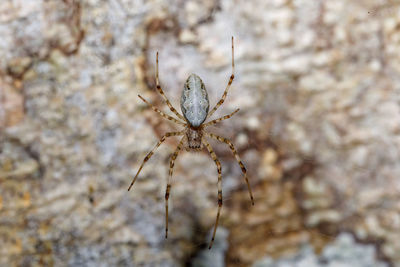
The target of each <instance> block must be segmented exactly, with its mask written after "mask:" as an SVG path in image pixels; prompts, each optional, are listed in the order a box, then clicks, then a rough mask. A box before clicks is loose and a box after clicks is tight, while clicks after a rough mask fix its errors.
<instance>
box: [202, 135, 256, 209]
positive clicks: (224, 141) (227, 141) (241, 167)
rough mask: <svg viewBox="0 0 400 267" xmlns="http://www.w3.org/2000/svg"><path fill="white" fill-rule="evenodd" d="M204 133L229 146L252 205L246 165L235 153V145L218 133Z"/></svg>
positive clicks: (252, 198) (252, 200)
mask: <svg viewBox="0 0 400 267" xmlns="http://www.w3.org/2000/svg"><path fill="white" fill-rule="evenodd" d="M205 135H206V136H209V137H211V138H214V139H216V140H218V141H220V142H223V143H225V144H227V145H228V146H229V148H230V149H231V151H232V153H233V155H234V156H235V158H236V161H237V163H238V164H239V166H240V169H241V170H242V172H243V176H244V179H245V181H246V184H247V189H248V190H249V195H250V200H251V204H252V205H253V206H254V197H253V193H252V192H251V187H250V183H249V179H248V178H247V171H246V167H244V164H243V162H242V161H241V160H240V157H239V154H238V153H237V151H236V149H235V146H234V145H233V144H232V142H231V141H229V140H228V139H226V138H224V137H221V136H218V135H215V134H212V133H207V132H205Z"/></svg>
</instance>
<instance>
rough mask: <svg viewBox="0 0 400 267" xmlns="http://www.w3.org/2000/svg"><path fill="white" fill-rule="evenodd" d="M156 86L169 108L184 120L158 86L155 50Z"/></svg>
mask: <svg viewBox="0 0 400 267" xmlns="http://www.w3.org/2000/svg"><path fill="white" fill-rule="evenodd" d="M156 86H157V90H158V92H159V93H160V95H161V96H162V98H164V101H165V102H166V103H167V105H168V107H169V109H170V110H171V111H172V112H173V113H175V115H176V116H178V118H180V119H181V120H183V121H186V120H185V118H184V117H183V116H182V115H181V114H179V113H178V111H177V110H176V109H175V108H174V107H173V106H172V104H171V102H169V100H168V98H167V96H166V95H165V94H164V91H163V89H162V88H161V86H160V81H159V79H158V52H157V55H156Z"/></svg>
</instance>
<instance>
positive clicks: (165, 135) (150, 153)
mask: <svg viewBox="0 0 400 267" xmlns="http://www.w3.org/2000/svg"><path fill="white" fill-rule="evenodd" d="M183 134H184V132H183V131H182V132H169V133H166V134H164V135H163V136H162V137H161V139H160V140H159V141H158V143H157V144H156V146H155V147H154V148H153V149H152V150H151V151H150V152H149V153H148V154H147V155H146V157H144V159H143V162H142V164H141V165H140V167H139V170H138V171H137V173H136V175H135V177H134V178H133V180H132V182H131V184H130V185H129V188H128V191H129V190H131V187H132V186H133V184H134V183H135V181H136V179H137V177H138V175H139V173H140V171H141V170H142V168H143V166H144V164H146V162H147V161H148V160H149V159H150V158H151V156H153V154H154V151H155V150H156V149H157V148H158V147H159V146H160V145H161V144H162V143H163V142H164V141H165V139H166V138H167V137H170V136H177V135H183Z"/></svg>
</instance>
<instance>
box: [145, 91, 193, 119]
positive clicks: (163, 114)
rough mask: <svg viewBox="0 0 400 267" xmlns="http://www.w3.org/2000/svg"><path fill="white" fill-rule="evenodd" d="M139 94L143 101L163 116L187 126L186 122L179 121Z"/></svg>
mask: <svg viewBox="0 0 400 267" xmlns="http://www.w3.org/2000/svg"><path fill="white" fill-rule="evenodd" d="M138 96H139V98H140V99H142V100H143V102H145V103H146V104H147V105H148V106H149V107H151V108H152V109H153V110H154V111H155V112H157V113H158V114H160V115H161V116H162V117H164V118H166V119H167V120H170V121H173V122H175V123H176V124H179V125H182V126H185V125H186V124H185V123H183V122H181V121H178V120H177V119H175V118H174V117H171V116H169V115H167V114H165V113H164V112H162V111H161V110H159V109H158V108H156V107H155V106H153V105H152V104H150V103H149V102H148V101H147V100H146V99H144V98H143V97H142V96H141V95H138Z"/></svg>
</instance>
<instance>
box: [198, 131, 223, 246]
mask: <svg viewBox="0 0 400 267" xmlns="http://www.w3.org/2000/svg"><path fill="white" fill-rule="evenodd" d="M202 142H203V144H204V145H205V146H206V147H207V150H208V152H209V153H210V155H211V158H212V159H213V160H214V162H215V164H216V165H217V171H218V211H217V218H216V220H215V225H214V231H213V235H212V238H211V242H210V245H209V246H208V249H211V247H212V245H213V243H214V238H215V232H216V231H217V227H218V221H219V216H220V213H221V207H222V175H221V163H220V162H219V160H218V158H217V155H215V153H214V150H213V149H212V147H211V145H210V144H209V143H208V142H207V140H206V139H205V138H203V139H202Z"/></svg>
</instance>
